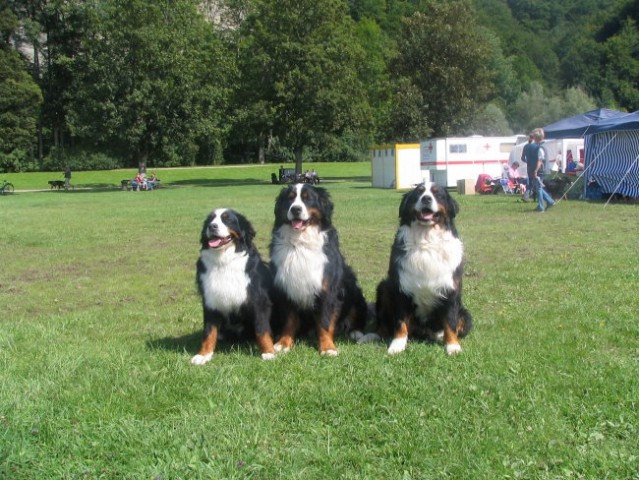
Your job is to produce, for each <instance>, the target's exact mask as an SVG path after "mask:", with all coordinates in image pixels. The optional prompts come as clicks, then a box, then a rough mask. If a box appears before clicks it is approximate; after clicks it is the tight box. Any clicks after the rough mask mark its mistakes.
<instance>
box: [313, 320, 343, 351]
mask: <svg viewBox="0 0 639 480" xmlns="http://www.w3.org/2000/svg"><path fill="white" fill-rule="evenodd" d="M336 322H337V313H333V315H332V316H331V322H330V324H329V327H328V330H326V329H324V328H323V327H322V325H321V323H320V322H319V321H318V322H317V340H318V344H319V351H320V354H321V355H326V356H329V357H335V356H337V354H338V352H337V347H336V346H335V341H334V338H335V323H336Z"/></svg>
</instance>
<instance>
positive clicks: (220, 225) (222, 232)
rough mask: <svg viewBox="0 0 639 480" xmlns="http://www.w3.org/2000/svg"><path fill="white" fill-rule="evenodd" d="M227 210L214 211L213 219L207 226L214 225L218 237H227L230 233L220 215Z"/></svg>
mask: <svg viewBox="0 0 639 480" xmlns="http://www.w3.org/2000/svg"><path fill="white" fill-rule="evenodd" d="M227 210H228V209H227V208H218V209H216V210H215V212H214V213H215V218H214V219H213V221H212V222H211V223H210V224H209V225H214V226H215V227H216V228H217V234H218V236H219V237H228V236H229V235H230V234H231V232H230V231H229V229H228V227H227V226H226V225H225V224H224V222H223V221H222V214H223V213H224V212H226V211H227Z"/></svg>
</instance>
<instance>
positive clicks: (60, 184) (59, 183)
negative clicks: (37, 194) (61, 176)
mask: <svg viewBox="0 0 639 480" xmlns="http://www.w3.org/2000/svg"><path fill="white" fill-rule="evenodd" d="M49 185H50V186H51V190H53V189H54V188H57V189H58V190H60V189H61V188H64V181H63V180H49Z"/></svg>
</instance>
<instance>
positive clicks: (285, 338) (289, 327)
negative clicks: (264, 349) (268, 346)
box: [274, 313, 300, 353]
mask: <svg viewBox="0 0 639 480" xmlns="http://www.w3.org/2000/svg"><path fill="white" fill-rule="evenodd" d="M299 326H300V317H299V316H298V315H297V313H291V314H289V316H288V318H287V319H286V325H284V330H283V331H282V335H281V336H280V339H279V340H278V341H277V343H276V344H275V345H274V348H275V351H276V352H285V353H286V352H288V351H289V350H290V349H291V347H293V342H294V341H295V335H296V334H297V330H298V329H299Z"/></svg>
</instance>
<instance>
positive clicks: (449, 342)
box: [376, 182, 473, 355]
mask: <svg viewBox="0 0 639 480" xmlns="http://www.w3.org/2000/svg"><path fill="white" fill-rule="evenodd" d="M458 211H459V205H458V204H457V202H456V201H455V200H454V199H453V198H452V197H451V196H450V195H449V194H448V192H447V191H446V189H445V188H442V187H440V186H438V185H436V184H434V183H426V182H424V183H423V184H420V185H418V186H417V187H416V188H414V189H413V190H411V191H409V192H407V193H406V194H405V195H404V196H403V197H402V201H401V203H400V207H399V218H400V222H399V229H398V231H397V234H396V235H395V241H394V243H393V246H392V249H391V254H390V265H389V268H388V277H387V278H386V279H384V280H383V281H382V282H381V283H380V284H379V285H378V287H377V301H376V314H377V318H378V322H379V325H380V327H381V330H380V332H381V333H382V334H387V335H391V334H392V336H393V340H392V341H391V343H390V346H389V348H388V353H390V354H396V353H400V352H403V351H404V350H405V349H406V344H407V342H408V337H409V335H410V336H411V337H413V336H414V337H417V338H420V337H421V338H424V339H429V340H440V341H441V340H442V334H443V342H444V344H445V347H446V353H448V354H449V355H452V354H456V353H459V352H461V346H460V344H459V339H460V338H462V337H463V336H465V335H466V334H467V333H468V332H469V331H470V330H471V328H472V321H473V320H472V316H471V315H470V313H469V312H468V310H466V308H465V307H464V306H463V304H462V276H463V272H464V270H463V269H464V248H463V244H462V241H461V240H460V238H459V235H458V233H457V229H456V228H455V222H454V219H455V216H456V215H457V213H458Z"/></svg>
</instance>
